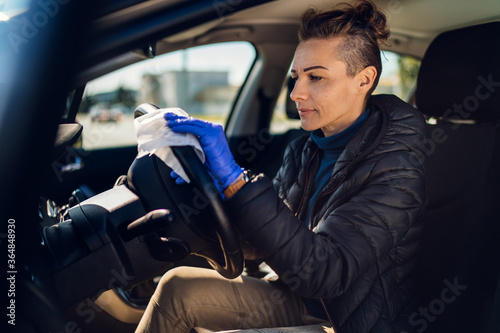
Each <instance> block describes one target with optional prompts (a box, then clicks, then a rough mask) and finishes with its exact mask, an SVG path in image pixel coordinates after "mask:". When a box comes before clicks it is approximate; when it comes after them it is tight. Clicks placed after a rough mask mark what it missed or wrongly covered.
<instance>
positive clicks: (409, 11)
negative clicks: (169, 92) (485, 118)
mask: <svg viewBox="0 0 500 333" xmlns="http://www.w3.org/2000/svg"><path fill="white" fill-rule="evenodd" d="M341 2H346V1H345V0H344V1H343V0H309V1H304V0H277V1H272V2H270V3H266V4H263V5H260V6H257V7H253V8H250V9H247V10H244V11H242V12H238V13H236V14H234V15H232V16H229V17H228V18H227V19H225V21H224V22H218V23H217V26H218V28H219V29H220V28H223V27H231V26H237V25H249V26H253V27H256V26H259V25H264V24H282V25H287V24H289V25H295V26H297V25H298V24H299V17H300V15H301V13H303V12H304V11H305V10H306V9H307V8H309V7H315V8H317V9H320V10H329V9H331V8H333V7H334V6H335V4H338V3H341ZM374 2H375V3H376V4H377V5H378V6H379V7H380V8H381V9H382V10H383V11H384V12H385V14H386V16H387V18H388V22H389V26H390V28H391V33H392V36H391V38H390V40H389V43H388V45H387V46H383V48H385V49H392V50H394V51H398V52H404V53H406V54H411V55H414V56H418V57H421V56H423V53H424V51H425V49H426V48H427V46H428V44H429V43H430V41H432V39H434V38H435V37H436V36H437V35H438V34H439V33H441V32H444V31H447V30H451V29H456V28H460V27H464V26H469V25H474V24H479V23H485V22H490V21H497V20H499V19H500V1H498V0H477V1H471V0H374ZM207 28H212V29H213V26H212V27H209V26H207ZM208 30H209V29H207V31H208ZM268 34H269V31H268V32H267V33H266V34H263V35H262V36H261V37H262V38H269V36H268ZM195 35H196V36H200V29H198V30H193V31H191V32H189V31H188V32H184V33H183V34H180V35H179V36H173V37H170V39H168V40H176V39H177V40H179V39H181V37H188V36H190V37H194V36H195Z"/></svg>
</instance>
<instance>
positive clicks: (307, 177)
mask: <svg viewBox="0 0 500 333" xmlns="http://www.w3.org/2000/svg"><path fill="white" fill-rule="evenodd" d="M317 153H318V150H317V149H316V150H315V151H314V154H313V155H312V157H311V159H310V160H309V162H307V166H306V183H305V184H304V191H303V192H302V198H301V199H300V203H299V206H298V207H297V210H296V211H295V216H297V217H298V214H299V211H300V209H301V208H302V204H303V203H304V198H305V197H306V191H307V183H308V182H309V166H310V165H311V162H312V160H313V159H314V157H315V156H316V154H317Z"/></svg>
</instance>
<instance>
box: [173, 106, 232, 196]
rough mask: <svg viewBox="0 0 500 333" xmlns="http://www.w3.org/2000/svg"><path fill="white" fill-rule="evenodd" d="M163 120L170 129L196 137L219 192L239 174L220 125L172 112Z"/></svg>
mask: <svg viewBox="0 0 500 333" xmlns="http://www.w3.org/2000/svg"><path fill="white" fill-rule="evenodd" d="M165 120H166V121H167V126H168V127H170V128H171V129H172V131H174V132H176V133H191V134H193V135H195V136H196V137H198V139H199V140H200V144H201V147H202V148H203V151H204V153H205V157H206V161H205V166H206V167H207V170H208V171H209V173H210V174H211V175H212V177H213V178H214V180H216V181H217V183H218V184H217V185H218V188H219V191H220V192H221V194H222V192H223V191H224V189H225V188H226V187H228V186H229V185H230V184H231V183H233V182H234V181H235V180H236V179H237V178H238V176H240V175H241V173H242V169H241V167H240V166H238V165H237V164H236V162H235V161H234V157H233V154H231V151H230V150H229V145H228V143H227V140H226V136H225V134H224V129H223V128H222V126H221V125H216V124H212V123H209V122H206V121H203V120H199V119H195V118H191V117H189V118H187V117H182V116H178V115H176V114H173V113H166V114H165Z"/></svg>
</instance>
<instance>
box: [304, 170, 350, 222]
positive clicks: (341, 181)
mask: <svg viewBox="0 0 500 333" xmlns="http://www.w3.org/2000/svg"><path fill="white" fill-rule="evenodd" d="M346 177H347V171H344V174H343V175H342V178H341V179H340V181H339V183H338V184H337V185H336V186H335V188H333V189H332V190H330V191H328V192H325V193H322V194H321V195H320V196H319V198H318V200H316V202H315V203H314V206H313V209H312V210H311V219H312V217H313V216H314V211H315V210H316V206H317V205H318V202H319V201H320V199H321V198H322V197H324V196H326V195H329V194H332V193H333V192H335V191H336V190H337V189H338V188H339V187H340V185H342V183H343V182H344V180H345V179H346ZM311 222H312V221H309V228H310V229H311V230H312V229H313V224H312V223H311Z"/></svg>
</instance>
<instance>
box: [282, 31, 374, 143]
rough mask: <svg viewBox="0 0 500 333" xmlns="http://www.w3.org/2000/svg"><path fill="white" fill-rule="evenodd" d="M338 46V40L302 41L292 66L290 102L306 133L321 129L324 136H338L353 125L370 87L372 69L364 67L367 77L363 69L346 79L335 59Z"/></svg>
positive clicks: (339, 62) (343, 70)
mask: <svg viewBox="0 0 500 333" xmlns="http://www.w3.org/2000/svg"><path fill="white" fill-rule="evenodd" d="M341 42H342V39H339V38H330V39H310V40H307V41H303V42H301V43H300V44H299V46H298V47H297V50H296V51H295V57H294V60H293V64H292V70H291V75H292V78H293V79H295V87H294V89H293V91H292V92H291V93H290V98H291V99H292V100H293V101H295V104H296V106H297V109H298V111H299V115H300V122H301V126H302V128H303V129H305V130H307V131H314V130H316V129H321V130H322V131H323V134H324V135H325V136H330V135H333V134H337V133H340V132H342V131H343V130H344V129H346V128H348V127H349V126H350V125H352V124H353V123H354V122H355V121H356V119H357V118H358V117H359V116H360V115H361V113H363V111H364V107H365V105H364V99H365V95H366V93H367V91H368V89H369V87H371V85H372V84H373V79H371V80H370V75H371V74H373V73H371V72H373V70H375V68H374V67H373V66H369V67H367V69H368V75H367V73H365V72H366V68H365V69H364V70H362V71H360V72H359V73H358V74H356V75H355V76H354V77H350V76H348V75H347V66H346V64H345V63H344V62H343V61H341V60H338V59H336V57H335V54H337V53H336V49H337V47H338V45H339V44H340V43H341ZM370 71H371V72H370ZM375 75H376V70H375ZM367 86H369V87H368V89H367Z"/></svg>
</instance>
